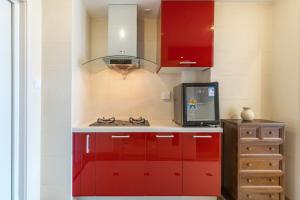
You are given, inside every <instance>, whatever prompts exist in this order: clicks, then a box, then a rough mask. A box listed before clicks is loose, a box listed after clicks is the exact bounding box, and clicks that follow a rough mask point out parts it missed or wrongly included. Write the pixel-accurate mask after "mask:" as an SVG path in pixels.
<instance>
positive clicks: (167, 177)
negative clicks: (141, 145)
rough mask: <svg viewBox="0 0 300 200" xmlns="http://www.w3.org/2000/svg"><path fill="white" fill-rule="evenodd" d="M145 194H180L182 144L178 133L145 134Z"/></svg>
mask: <svg viewBox="0 0 300 200" xmlns="http://www.w3.org/2000/svg"><path fill="white" fill-rule="evenodd" d="M146 146H147V152H146V167H145V183H146V195H149V196H180V195H182V146H181V137H180V134H178V133H148V134H147V135H146Z"/></svg>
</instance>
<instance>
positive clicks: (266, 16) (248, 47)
mask: <svg viewBox="0 0 300 200" xmlns="http://www.w3.org/2000/svg"><path fill="white" fill-rule="evenodd" d="M215 9H216V10H215V53H214V54H215V66H214V68H213V69H212V72H211V74H212V75H211V76H212V80H213V81H215V80H216V81H219V83H220V115H221V118H232V117H233V118H238V117H239V114H240V112H241V109H242V107H251V108H252V109H253V110H254V112H255V113H256V116H257V117H258V118H259V117H261V116H262V101H261V100H262V94H263V93H262V82H261V80H262V70H263V68H265V67H269V63H268V62H267V61H268V60H269V59H270V56H271V55H270V53H269V51H270V48H271V45H270V41H269V38H268V37H269V35H270V25H268V24H270V23H271V22H272V21H271V14H270V13H271V5H270V3H259V2H250V1H249V2H217V3H216V8H215Z"/></svg>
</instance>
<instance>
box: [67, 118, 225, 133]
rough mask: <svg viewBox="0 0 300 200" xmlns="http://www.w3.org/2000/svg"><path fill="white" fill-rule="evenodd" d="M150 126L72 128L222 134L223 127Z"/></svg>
mask: <svg viewBox="0 0 300 200" xmlns="http://www.w3.org/2000/svg"><path fill="white" fill-rule="evenodd" d="M149 122H150V126H138V127H136V126H122V127H115V126H100V127H95V126H93V127H91V126H89V124H91V123H92V122H90V123H86V124H83V125H79V126H75V127H73V128H72V132H73V133H91V132H92V133H103V132H114V133H116V132H144V133H147V132H149V133H151V132H183V133H195V132H196V133H222V132H223V129H222V128H221V127H188V128H186V127H182V126H179V125H177V124H175V123H174V122H172V121H156V120H151V121H149Z"/></svg>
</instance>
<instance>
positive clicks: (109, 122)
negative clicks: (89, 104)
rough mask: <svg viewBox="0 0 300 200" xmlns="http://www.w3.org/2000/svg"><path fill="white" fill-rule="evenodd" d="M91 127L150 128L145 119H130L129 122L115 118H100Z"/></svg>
mask: <svg viewBox="0 0 300 200" xmlns="http://www.w3.org/2000/svg"><path fill="white" fill-rule="evenodd" d="M90 126H150V124H149V121H148V120H146V119H145V118H142V117H139V118H133V117H130V118H129V119H128V121H125V120H116V118H115V117H111V118H105V117H102V118H98V119H97V121H96V122H95V123H93V124H91V125H90Z"/></svg>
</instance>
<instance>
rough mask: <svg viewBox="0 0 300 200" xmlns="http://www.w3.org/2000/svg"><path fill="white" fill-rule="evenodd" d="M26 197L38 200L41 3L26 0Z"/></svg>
mask: <svg viewBox="0 0 300 200" xmlns="http://www.w3.org/2000/svg"><path fill="white" fill-rule="evenodd" d="M26 14H27V35H26V37H27V99H26V100H27V101H26V103H27V166H26V167H27V176H26V178H27V188H26V189H27V191H26V194H27V199H28V200H40V199H41V197H40V178H41V177H40V172H41V90H40V89H39V88H36V87H35V86H34V83H35V81H36V80H41V74H42V73H41V64H42V45H41V44H42V5H41V1H40V0H27V12H26Z"/></svg>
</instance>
